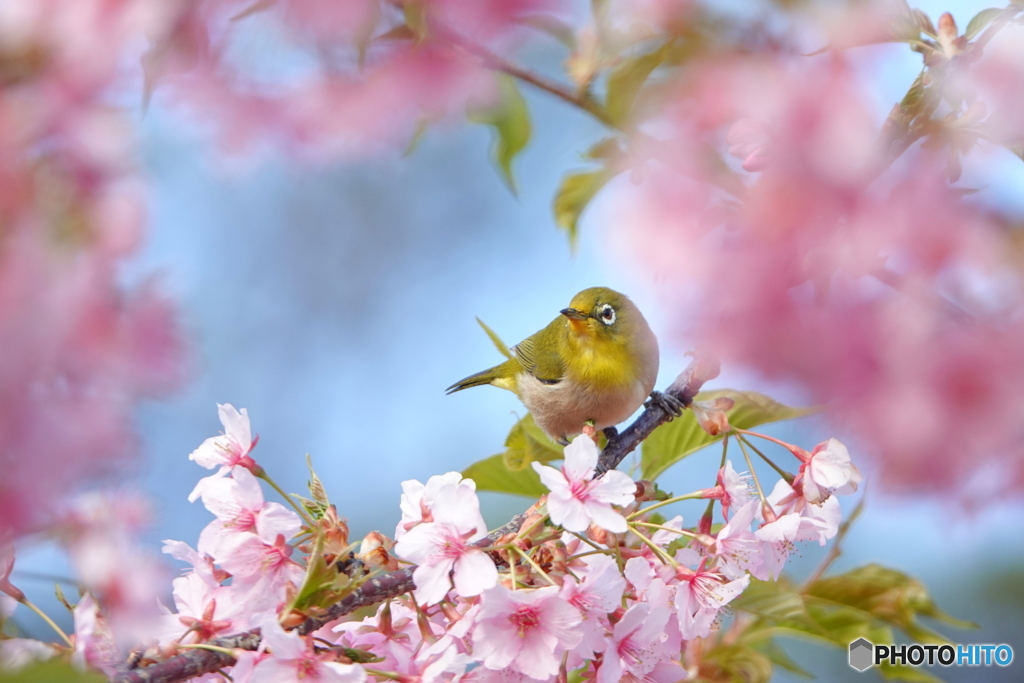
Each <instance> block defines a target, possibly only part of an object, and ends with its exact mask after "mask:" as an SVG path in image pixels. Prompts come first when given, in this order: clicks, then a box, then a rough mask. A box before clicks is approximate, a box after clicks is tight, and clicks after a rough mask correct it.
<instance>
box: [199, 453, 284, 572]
mask: <svg viewBox="0 0 1024 683" xmlns="http://www.w3.org/2000/svg"><path fill="white" fill-rule="evenodd" d="M203 482H204V483H201V493H200V495H201V496H202V499H203V505H205V506H206V509H207V510H209V511H210V512H212V513H213V514H214V515H216V516H217V519H216V520H214V521H213V522H211V523H210V524H209V525H207V527H206V528H205V529H203V532H202V533H201V534H200V535H199V546H198V550H199V552H201V553H205V554H207V555H210V556H212V557H213V558H215V559H220V558H221V557H223V556H224V552H223V550H222V547H223V546H224V544H230V543H231V542H232V537H233V536H235V535H236V534H244V533H254V534H256V535H257V536H259V537H260V538H261V539H263V540H264V541H266V542H267V543H273V542H274V540H275V539H276V538H277V536H278V534H280V535H282V536H284V538H285V539H286V540H287V539H291V538H292V537H294V536H295V535H296V534H297V533H299V529H300V528H301V527H302V520H300V519H299V516H298V515H297V514H295V513H294V512H292V511H291V510H288V509H287V508H285V507H284V506H283V505H281V504H280V503H267V502H265V501H264V500H263V489H262V488H260V484H259V480H257V479H256V477H255V476H253V474H252V473H251V472H250V471H249V470H248V469H246V468H245V467H240V466H236V467H234V468H233V469H232V470H231V477H230V478H228V477H223V478H221V477H218V478H209V477H208V478H206V479H204V480H203ZM197 488H198V487H197Z"/></svg>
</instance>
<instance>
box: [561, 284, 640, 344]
mask: <svg viewBox="0 0 1024 683" xmlns="http://www.w3.org/2000/svg"><path fill="white" fill-rule="evenodd" d="M635 312H636V306H634V305H633V302H632V301H630V300H629V298H628V297H626V296H625V295H624V294H619V293H618V292H616V291H615V290H613V289H608V288H607V287H591V288H589V289H584V290H583V291H582V292H580V293H579V294H577V295H576V296H574V297H573V298H572V301H571V302H570V303H569V307H568V308H563V309H562V311H561V313H562V315H564V316H565V317H566V324H567V327H568V329H569V331H570V332H571V333H573V334H574V335H575V336H576V337H578V338H579V340H580V341H590V342H598V341H604V342H612V341H616V340H619V341H621V342H622V343H625V342H626V340H627V336H628V333H629V330H630V329H632V322H633V321H632V319H633V318H634V317H635Z"/></svg>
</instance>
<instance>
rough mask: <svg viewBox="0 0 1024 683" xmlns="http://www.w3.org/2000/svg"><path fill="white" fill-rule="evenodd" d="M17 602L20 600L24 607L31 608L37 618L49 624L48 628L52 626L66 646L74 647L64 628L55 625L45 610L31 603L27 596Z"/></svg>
mask: <svg viewBox="0 0 1024 683" xmlns="http://www.w3.org/2000/svg"><path fill="white" fill-rule="evenodd" d="M18 602H20V603H21V604H23V605H25V607H28V608H29V609H30V610H32V611H33V612H35V613H36V614H38V615H39V618H40V619H42V620H43V621H45V622H46V623H47V624H49V625H50V628H52V629H53V630H54V631H56V632H57V635H59V636H60V637H61V639H62V640H63V641H64V642H65V643H67V645H68V647H74V646H75V644H74V643H73V642H71V638H69V637H68V634H66V633H64V630H63V629H62V628H61V627H60V626H57V624H56V622H54V620H53V619H51V618H50V616H49V615H48V614H47V613H46V612H44V611H43V610H41V609H39V608H38V607H36V606H35V605H33V604H32V603H31V602H29V599H28V598H22V599H21V600H19V601H18Z"/></svg>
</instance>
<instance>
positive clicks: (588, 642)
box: [561, 555, 626, 657]
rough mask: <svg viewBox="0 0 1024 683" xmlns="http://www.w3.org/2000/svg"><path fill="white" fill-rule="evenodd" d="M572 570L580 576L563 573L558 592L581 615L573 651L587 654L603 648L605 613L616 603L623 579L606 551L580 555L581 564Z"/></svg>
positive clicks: (618, 600)
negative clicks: (577, 641)
mask: <svg viewBox="0 0 1024 683" xmlns="http://www.w3.org/2000/svg"><path fill="white" fill-rule="evenodd" d="M574 571H575V573H577V574H578V575H581V576H582V580H581V581H579V582H577V581H575V580H574V579H573V578H572V577H571V576H567V577H566V578H565V583H563V584H562V594H561V595H562V598H564V599H565V600H566V602H568V603H569V604H570V605H572V606H573V607H575V608H576V609H578V610H579V612H580V615H581V616H582V617H583V621H582V622H581V623H580V625H579V630H580V632H581V633H582V634H583V639H582V640H581V641H580V644H579V645H578V646H577V648H576V650H575V651H574V652H575V653H576V654H578V655H580V656H582V657H589V656H590V655H591V654H595V653H598V652H601V651H602V650H603V649H604V642H605V632H606V631H607V630H608V629H609V628H610V624H609V623H608V615H609V614H610V613H612V612H614V611H615V610H616V609H618V607H619V606H620V603H621V601H622V593H623V591H624V590H625V589H626V579H625V578H624V577H623V576H622V573H621V572H620V571H619V567H618V565H617V564H616V563H615V560H613V559H612V558H611V557H609V556H608V555H590V556H587V557H585V558H583V568H582V569H576V570H574Z"/></svg>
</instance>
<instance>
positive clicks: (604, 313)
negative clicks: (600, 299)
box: [600, 304, 615, 325]
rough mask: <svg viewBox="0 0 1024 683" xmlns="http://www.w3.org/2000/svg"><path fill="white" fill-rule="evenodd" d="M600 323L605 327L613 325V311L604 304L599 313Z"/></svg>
mask: <svg viewBox="0 0 1024 683" xmlns="http://www.w3.org/2000/svg"><path fill="white" fill-rule="evenodd" d="M600 318H601V322H603V323H604V324H605V325H612V324H614V323H615V309H614V308H612V307H611V306H609V305H608V304H605V305H604V306H602V307H601V313H600Z"/></svg>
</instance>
